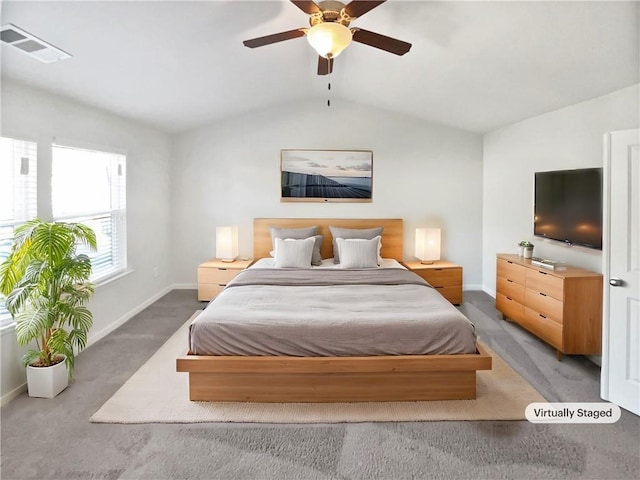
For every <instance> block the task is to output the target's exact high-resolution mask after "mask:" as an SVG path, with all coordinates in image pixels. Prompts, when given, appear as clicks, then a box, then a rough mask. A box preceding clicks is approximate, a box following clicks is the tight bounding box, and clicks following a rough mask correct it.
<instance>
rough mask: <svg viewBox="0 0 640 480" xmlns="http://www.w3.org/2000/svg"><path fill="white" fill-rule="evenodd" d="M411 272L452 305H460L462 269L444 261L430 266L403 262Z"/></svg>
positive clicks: (438, 261) (416, 262)
mask: <svg viewBox="0 0 640 480" xmlns="http://www.w3.org/2000/svg"><path fill="white" fill-rule="evenodd" d="M403 264H404V265H405V266H406V267H407V268H408V269H409V270H411V271H412V272H414V273H417V274H418V275H420V276H421V277H422V278H424V279H425V280H426V281H427V282H428V283H429V285H431V286H432V287H434V288H435V289H437V290H438V292H440V293H441V294H442V296H443V297H444V298H446V299H447V300H449V301H450V302H451V303H453V304H454V305H460V304H461V303H462V267H461V266H460V265H456V264H455V263H451V262H448V261H446V260H437V261H435V262H433V263H431V264H426V263H420V262H418V261H415V262H403Z"/></svg>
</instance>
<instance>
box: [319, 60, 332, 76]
mask: <svg viewBox="0 0 640 480" xmlns="http://www.w3.org/2000/svg"><path fill="white" fill-rule="evenodd" d="M331 72H333V58H331V59H329V58H324V57H321V56H320V55H318V75H328V74H330V73H331Z"/></svg>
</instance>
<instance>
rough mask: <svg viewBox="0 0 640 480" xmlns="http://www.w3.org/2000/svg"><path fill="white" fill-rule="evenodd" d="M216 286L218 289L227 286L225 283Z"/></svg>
mask: <svg viewBox="0 0 640 480" xmlns="http://www.w3.org/2000/svg"><path fill="white" fill-rule="evenodd" d="M218 286H219V287H226V286H227V284H226V283H219V284H218Z"/></svg>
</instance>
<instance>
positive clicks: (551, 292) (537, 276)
mask: <svg viewBox="0 0 640 480" xmlns="http://www.w3.org/2000/svg"><path fill="white" fill-rule="evenodd" d="M526 282H527V283H526V285H527V288H530V289H531V290H535V291H536V292H541V293H544V294H545V295H547V296H549V297H553V298H555V299H556V300H560V301H563V300H564V294H563V292H564V282H563V280H562V279H561V278H558V277H554V276H553V275H550V274H549V273H547V272H542V271H540V270H533V269H527V277H526Z"/></svg>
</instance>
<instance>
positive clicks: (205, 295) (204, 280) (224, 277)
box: [198, 258, 251, 301]
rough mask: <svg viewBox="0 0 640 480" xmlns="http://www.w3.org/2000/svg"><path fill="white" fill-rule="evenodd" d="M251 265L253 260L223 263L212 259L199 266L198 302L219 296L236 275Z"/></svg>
mask: <svg viewBox="0 0 640 480" xmlns="http://www.w3.org/2000/svg"><path fill="white" fill-rule="evenodd" d="M249 265H251V260H236V261H234V262H223V261H222V260H219V259H217V258H212V259H211V260H207V261H206V262H204V263H201V264H200V265H198V300H200V301H209V300H211V299H212V298H214V297H215V296H216V295H218V294H219V293H220V292H221V291H222V289H223V288H224V287H226V286H227V283H229V282H230V281H231V280H232V279H233V278H234V277H235V276H236V275H238V274H239V273H240V272H241V271H242V270H244V269H245V268H247V267H248V266H249Z"/></svg>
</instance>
